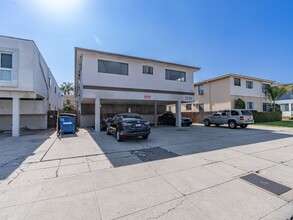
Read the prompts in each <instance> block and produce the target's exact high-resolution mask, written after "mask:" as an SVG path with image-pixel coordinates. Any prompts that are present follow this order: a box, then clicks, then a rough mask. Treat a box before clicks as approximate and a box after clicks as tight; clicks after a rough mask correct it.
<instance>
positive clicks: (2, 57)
mask: <svg viewBox="0 0 293 220" xmlns="http://www.w3.org/2000/svg"><path fill="white" fill-rule="evenodd" d="M0 80H1V81H11V80H12V54H8V53H0Z"/></svg>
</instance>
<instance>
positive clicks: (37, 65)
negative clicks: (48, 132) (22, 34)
mask: <svg viewBox="0 0 293 220" xmlns="http://www.w3.org/2000/svg"><path fill="white" fill-rule="evenodd" d="M61 106H62V99H61V92H60V89H59V86H58V84H57V82H56V81H55V79H54V77H53V75H52V73H51V71H50V69H49V67H48V66H47V64H46V62H45V60H44V59H43V57H42V55H41V53H40V51H39V49H38V48H37V46H36V44H35V43H34V41H32V40H26V39H19V38H13V37H6V36H0V121H1V123H0V130H12V135H13V136H19V133H20V128H22V127H25V128H28V129H46V128H47V112H48V110H57V109H59V108H61Z"/></svg>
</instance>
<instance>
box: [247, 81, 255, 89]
mask: <svg viewBox="0 0 293 220" xmlns="http://www.w3.org/2000/svg"><path fill="white" fill-rule="evenodd" d="M246 88H247V89H253V82H252V81H246Z"/></svg>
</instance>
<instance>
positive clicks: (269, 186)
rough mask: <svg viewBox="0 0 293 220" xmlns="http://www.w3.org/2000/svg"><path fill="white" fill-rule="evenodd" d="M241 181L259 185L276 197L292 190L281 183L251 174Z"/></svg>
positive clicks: (243, 177)
mask: <svg viewBox="0 0 293 220" xmlns="http://www.w3.org/2000/svg"><path fill="white" fill-rule="evenodd" d="M240 178H241V179H244V180H246V181H247V182H250V183H252V184H254V185H257V186H259V187H261V188H263V189H265V190H267V191H269V192H271V193H274V194H276V195H278V196H279V195H282V194H283V193H285V192H288V191H289V190H291V188H289V187H287V186H284V185H281V184H279V183H276V182H274V181H272V180H269V179H266V178H264V177H261V176H258V175H256V174H254V173H253V174H249V175H247V176H242V177H240Z"/></svg>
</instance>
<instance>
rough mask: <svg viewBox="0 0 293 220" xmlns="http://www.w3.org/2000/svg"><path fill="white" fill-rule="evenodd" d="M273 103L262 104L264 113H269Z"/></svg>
mask: <svg viewBox="0 0 293 220" xmlns="http://www.w3.org/2000/svg"><path fill="white" fill-rule="evenodd" d="M271 106H272V104H271V103H263V104H262V111H263V112H269V111H270V110H271Z"/></svg>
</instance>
